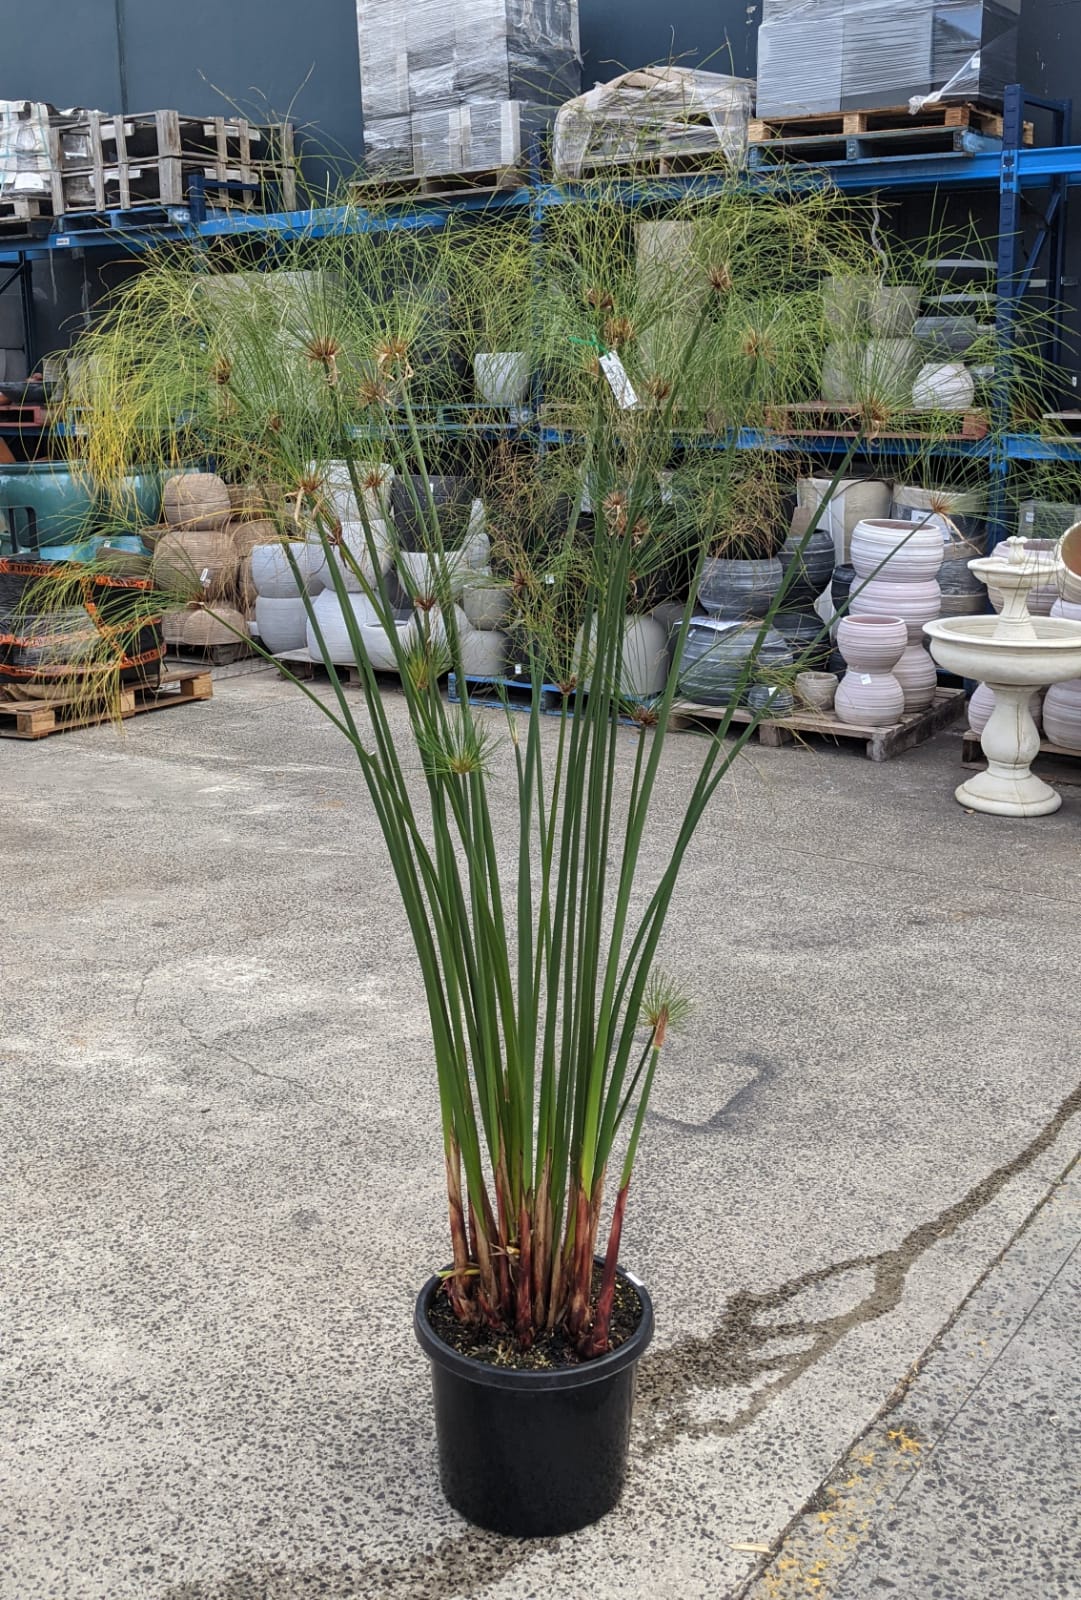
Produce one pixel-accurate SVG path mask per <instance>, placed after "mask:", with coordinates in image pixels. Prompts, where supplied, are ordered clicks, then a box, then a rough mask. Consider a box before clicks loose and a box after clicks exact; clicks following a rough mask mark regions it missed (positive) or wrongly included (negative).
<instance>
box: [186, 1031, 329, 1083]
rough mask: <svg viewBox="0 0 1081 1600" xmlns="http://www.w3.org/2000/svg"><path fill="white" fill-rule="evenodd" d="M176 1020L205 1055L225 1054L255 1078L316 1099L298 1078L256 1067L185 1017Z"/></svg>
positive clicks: (253, 1063)
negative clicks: (295, 1090)
mask: <svg viewBox="0 0 1081 1600" xmlns="http://www.w3.org/2000/svg"><path fill="white" fill-rule="evenodd" d="M177 1020H178V1021H179V1023H180V1026H181V1027H182V1028H183V1030H184V1032H185V1033H186V1034H187V1036H188V1038H189V1039H191V1041H192V1042H193V1044H197V1045H198V1046H199V1049H200V1050H205V1051H206V1053H207V1055H212V1056H225V1057H226V1058H227V1060H229V1061H235V1062H236V1063H237V1065H238V1066H241V1067H247V1069H248V1071H249V1072H254V1073H255V1076H256V1077H257V1078H269V1079H270V1080H271V1081H272V1082H273V1083H287V1084H289V1085H290V1086H291V1087H292V1088H294V1089H299V1090H300V1092H301V1094H305V1095H307V1097H308V1099H309V1100H315V1101H318V1099H319V1096H318V1095H317V1094H316V1093H315V1092H314V1090H313V1089H312V1088H311V1086H310V1084H307V1083H303V1082H302V1081H301V1080H300V1079H299V1078H291V1077H289V1075H288V1074H287V1073H284V1072H269V1071H268V1070H267V1069H266V1067H257V1066H256V1065H255V1062H254V1061H249V1060H248V1058H247V1057H246V1056H241V1055H238V1054H237V1053H236V1051H235V1050H229V1049H228V1048H227V1047H226V1046H225V1045H223V1044H212V1043H211V1041H210V1040H209V1039H204V1038H203V1037H202V1035H201V1034H198V1033H196V1031H195V1029H194V1028H193V1027H192V1025H191V1023H190V1022H188V1021H187V1020H186V1018H184V1017H179V1018H178V1019H177Z"/></svg>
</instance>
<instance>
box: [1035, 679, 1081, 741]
mask: <svg viewBox="0 0 1081 1600" xmlns="http://www.w3.org/2000/svg"><path fill="white" fill-rule="evenodd" d="M1043 731H1044V736H1045V738H1047V739H1048V740H1049V741H1050V742H1051V744H1057V745H1059V746H1060V748H1061V749H1063V750H1074V751H1081V678H1067V680H1066V682H1065V683H1053V684H1052V685H1051V687H1050V689H1048V691H1047V693H1046V694H1045V695H1044V697H1043Z"/></svg>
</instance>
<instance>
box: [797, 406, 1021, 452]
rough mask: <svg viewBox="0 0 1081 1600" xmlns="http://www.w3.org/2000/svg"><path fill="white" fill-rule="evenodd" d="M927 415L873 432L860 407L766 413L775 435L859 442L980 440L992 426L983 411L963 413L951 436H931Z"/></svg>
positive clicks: (909, 416)
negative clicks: (924, 421)
mask: <svg viewBox="0 0 1081 1600" xmlns="http://www.w3.org/2000/svg"><path fill="white" fill-rule="evenodd" d="M924 415H925V413H921V412H919V411H908V412H898V414H897V415H896V416H893V417H891V418H890V422H889V427H888V428H883V429H880V430H877V431H876V430H873V429H872V428H871V427H870V426H869V419H868V418H867V416H866V415H865V413H864V410H863V408H862V407H861V406H859V405H852V406H838V405H831V404H829V403H828V402H826V401H819V400H810V401H803V402H800V403H798V404H794V405H787V406H771V407H768V408H767V411H766V426H767V427H768V428H770V429H771V430H772V431H773V432H774V433H783V434H785V435H786V436H788V437H793V438H797V439H798V438H809V437H812V436H814V437H817V436H820V435H822V434H828V435H830V436H831V437H835V438H839V439H855V438H859V437H860V436H862V435H864V434H867V435H868V436H870V437H874V438H875V439H878V440H879V441H885V440H888V439H928V440H931V439H934V440H936V441H943V442H944V441H946V440H962V439H968V440H976V439H984V438H986V437H987V433H988V429H989V427H990V424H989V422H988V419H987V415H986V413H985V412H983V411H959V412H958V413H957V426H956V428H951V429H950V431H949V432H948V433H945V434H941V433H935V434H929V433H927V431H926V430H925V429H921V428H920V421H921V418H922V416H924Z"/></svg>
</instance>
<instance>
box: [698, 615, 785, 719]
mask: <svg viewBox="0 0 1081 1600" xmlns="http://www.w3.org/2000/svg"><path fill="white" fill-rule="evenodd" d="M760 631H761V629H760V627H759V626H758V625H757V624H755V623H750V624H748V623H739V622H726V621H723V620H722V619H721V618H719V617H692V618H691V620H690V623H689V624H688V628H687V640H686V643H685V644H684V647H683V656H682V660H681V662H680V670H679V692H680V694H681V695H682V696H683V698H684V699H686V700H693V701H696V702H697V703H698V704H699V705H707V706H724V705H727V704H728V703H729V701H730V700H731V699H732V697H733V695H734V694H736V693H737V691H738V690H739V686H740V682H741V679H742V678H743V675H744V673H745V672H746V673H747V678H746V682H745V683H744V685H743V688H744V690H746V689H747V688H748V687H749V686H750V684H752V683H753V682H754V681H755V679H756V678H760V677H763V676H768V675H769V674H770V673H771V672H773V671H775V670H776V669H777V668H778V667H791V666H792V664H793V663H792V653H791V651H790V650H789V649H788V646H787V645H786V643H785V641H784V639H783V638H782V637H781V635H780V634H779V633H776V632H774V630H773V629H772V628H770V629H767V631H766V635H765V638H764V639H763V640H762V644H761V647H760V648H759V651H758V655H757V658H756V659H755V661H754V664H753V666H752V667H751V668H750V669H748V666H747V663H748V659H749V657H750V656H751V655H752V654H753V652H754V650H755V646H756V643H757V640H758V635H759V633H760Z"/></svg>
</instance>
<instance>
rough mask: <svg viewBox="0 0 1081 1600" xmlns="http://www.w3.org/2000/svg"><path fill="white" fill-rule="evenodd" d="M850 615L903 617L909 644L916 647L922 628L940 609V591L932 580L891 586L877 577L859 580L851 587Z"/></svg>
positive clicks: (892, 584) (921, 634) (931, 620)
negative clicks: (906, 625) (857, 584)
mask: <svg viewBox="0 0 1081 1600" xmlns="http://www.w3.org/2000/svg"><path fill="white" fill-rule="evenodd" d="M848 609H849V616H853V617H903V618H904V620H905V622H906V623H907V624H908V638H909V643H910V644H919V643H920V641H921V640H922V638H923V625H924V623H925V622H933V621H934V619H935V617H937V616H938V615H939V613H940V611H941V609H942V591H941V589H940V588H939V587H938V584H937V583H936V582H935V580H934V579H933V578H928V579H925V580H922V581H920V582H917V583H890V582H889V581H888V579H887V580H884V579H882V578H881V577H879V578H867V579H861V580H859V588H858V589H857V587H856V585H855V584H853V585H852V597H851V599H850V601H849V608H848Z"/></svg>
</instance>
